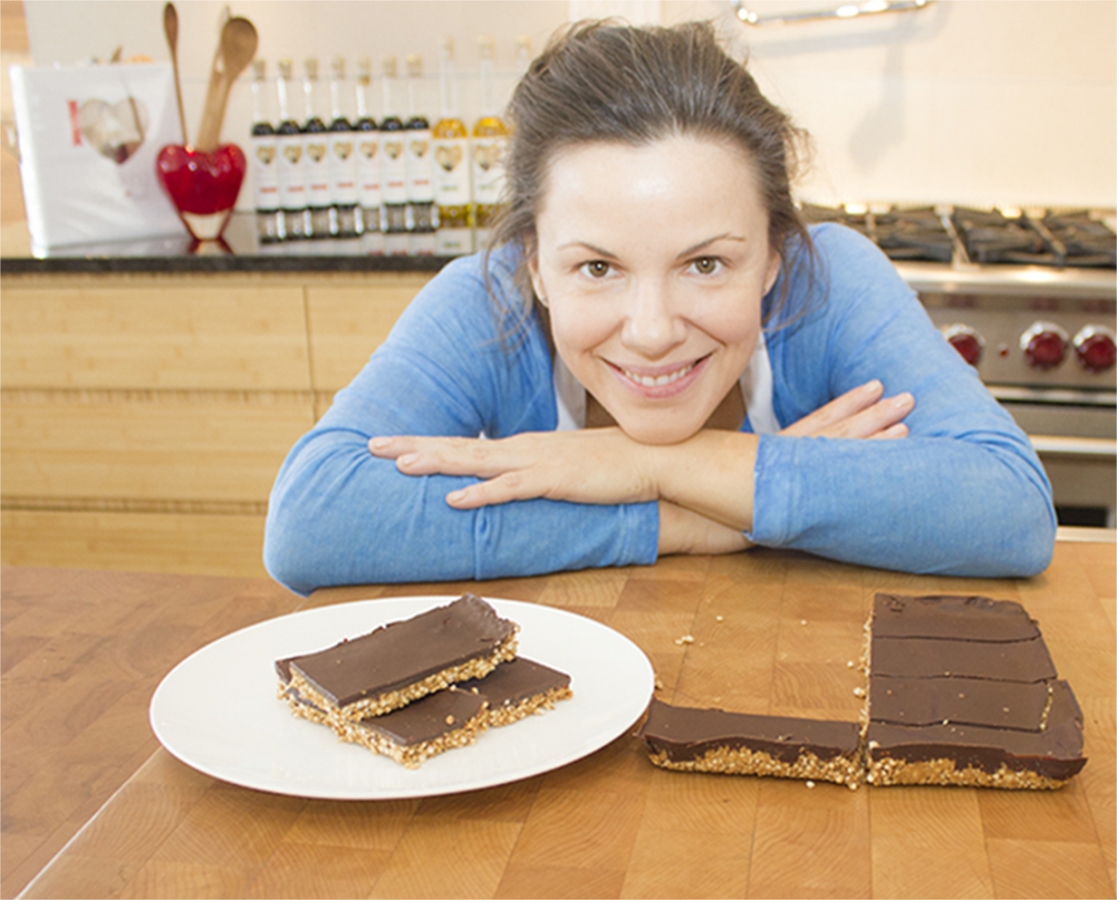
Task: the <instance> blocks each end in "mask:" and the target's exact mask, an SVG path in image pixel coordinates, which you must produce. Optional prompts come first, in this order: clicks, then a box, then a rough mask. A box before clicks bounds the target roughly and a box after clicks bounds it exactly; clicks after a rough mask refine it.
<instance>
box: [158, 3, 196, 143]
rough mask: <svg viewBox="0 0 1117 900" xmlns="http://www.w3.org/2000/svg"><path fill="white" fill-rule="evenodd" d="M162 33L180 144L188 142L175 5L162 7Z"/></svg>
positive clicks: (170, 4)
mask: <svg viewBox="0 0 1117 900" xmlns="http://www.w3.org/2000/svg"><path fill="white" fill-rule="evenodd" d="M163 33H164V34H165V35H166V36H167V46H168V47H170V48H171V66H172V67H173V68H174V70H175V100H176V101H177V102H178V124H179V126H180V127H181V128H182V143H183V145H184V146H185V145H186V144H189V143H190V141H189V139H188V138H187V136H186V113H185V112H184V111H183V108H182V80H181V79H180V78H179V74H178V13H177V12H175V5H174V4H173V3H168V4H167V5H166V6H164V7H163Z"/></svg>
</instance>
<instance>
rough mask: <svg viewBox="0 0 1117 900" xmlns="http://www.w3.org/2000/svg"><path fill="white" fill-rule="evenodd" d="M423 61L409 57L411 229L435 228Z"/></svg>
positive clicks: (408, 181)
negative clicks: (422, 106)
mask: <svg viewBox="0 0 1117 900" xmlns="http://www.w3.org/2000/svg"><path fill="white" fill-rule="evenodd" d="M422 78H423V60H422V58H421V57H419V56H417V55H415V54H414V53H411V54H408V56H407V123H406V125H405V127H406V129H407V147H406V150H405V156H406V158H407V230H408V231H422V232H427V231H434V229H435V226H436V220H435V213H434V184H433V177H434V171H433V169H432V162H433V159H434V154H433V152H432V151H431V126H430V121H429V120H428V119H427V117H426V116H424V115H423V114H422V113H421V112H420V105H419V87H420V85H421V84H422Z"/></svg>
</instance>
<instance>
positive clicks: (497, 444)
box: [368, 428, 659, 509]
mask: <svg viewBox="0 0 1117 900" xmlns="http://www.w3.org/2000/svg"><path fill="white" fill-rule="evenodd" d="M368 446H369V452H371V453H372V454H373V455H374V456H378V457H380V458H381V459H394V460H395V461H396V467H397V468H398V469H399V471H400V472H402V473H403V474H405V475H434V474H439V475H472V476H474V477H476V478H482V479H485V480H483V481H480V482H478V483H477V484H472V485H470V486H468V487H465V488H462V489H461V490H457V491H452V492H451V493H450V494H448V495H447V496H446V502H447V503H449V504H450V505H451V506H453V507H455V508H456V509H474V508H476V507H479V506H488V505H491V504H495V503H507V502H509V501H510V500H530V499H534V498H537V497H546V498H548V499H550V500H568V501H570V502H573V503H602V504H613V503H640V502H643V501H647V500H656V499H658V496H659V495H658V487H657V485H656V483H655V479H654V477H653V469H652V466H651V465H650V464H649V463H650V460H649V456H650V454H651V453H653V452H654V450H655V448H654V447H650V446H648V445H645V444H639V443H637V442H636V441H634V440H632V438H630V437H628V436H627V435H626V434H625V433H624V432H623V431H621V430H620V429H619V428H590V429H584V430H580V431H549V432H527V433H524V434H517V435H513V436H512V437H508V438H501V439H498V440H483V439H480V438H458V437H377V438H372V439H371V440H370V441H369V445H368Z"/></svg>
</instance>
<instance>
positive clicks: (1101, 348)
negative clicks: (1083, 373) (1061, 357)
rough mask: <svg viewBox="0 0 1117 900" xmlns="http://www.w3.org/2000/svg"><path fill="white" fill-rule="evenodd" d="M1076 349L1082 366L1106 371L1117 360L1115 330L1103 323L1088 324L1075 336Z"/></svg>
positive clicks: (1096, 370) (1090, 370) (1092, 369)
mask: <svg viewBox="0 0 1117 900" xmlns="http://www.w3.org/2000/svg"><path fill="white" fill-rule="evenodd" d="M1074 351H1075V353H1077V354H1078V361H1079V362H1080V363H1081V364H1082V368H1084V369H1086V370H1087V371H1089V372H1104V371H1106V370H1107V369H1112V368H1113V363H1114V362H1115V361H1117V344H1115V343H1114V340H1113V332H1112V331H1110V330H1109V329H1108V328H1103V327H1102V326H1101V325H1087V326H1086V327H1085V328H1083V329H1082V330H1081V331H1080V332H1078V334H1076V335H1075V336H1074Z"/></svg>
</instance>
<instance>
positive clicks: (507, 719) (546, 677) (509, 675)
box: [458, 656, 574, 727]
mask: <svg viewBox="0 0 1117 900" xmlns="http://www.w3.org/2000/svg"><path fill="white" fill-rule="evenodd" d="M458 687H459V688H461V689H462V690H463V691H472V692H473V693H478V694H481V695H482V696H484V698H485V699H486V700H487V701H488V703H489V708H488V714H487V718H486V721H487V724H488V725H490V726H492V727H501V726H504V725H511V724H512V723H513V722H518V721H519V720H520V719H523V718H524V717H526V716H530V715H532V714H533V713H537V712H542V711H543V710H544V709H551V708H552V707H554V705H555V703H557V702H558V701H559V700H566V699H569V698H570V697H572V696H574V694H573V692H572V691H571V690H570V676H569V675H567V674H566V673H565V672H559V671H558V670H556V669H552V668H550V667H548V666H545V665H543V664H542V663H537V662H533V661H532V660H530V659H524V658H523V657H522V656H521V657H517V658H516V659H513V660H511V661H510V662H505V663H501V664H500V665H499V666H497V667H496V668H495V669H494V670H493V671H492V672H491V673H489V674H488V675H486V676H485V677H484V678H475V679H472V680H470V681H464V682H462V683H461V684H460V685H458Z"/></svg>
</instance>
